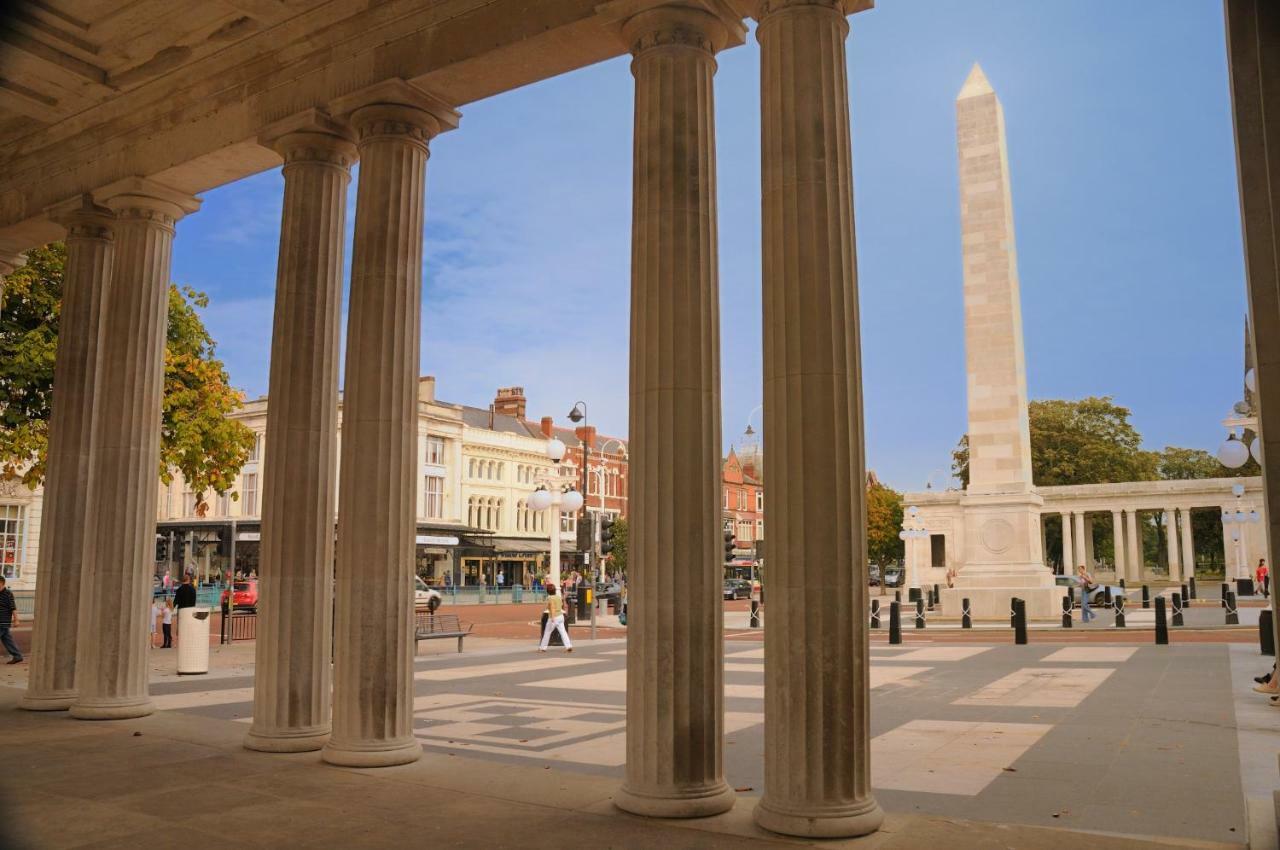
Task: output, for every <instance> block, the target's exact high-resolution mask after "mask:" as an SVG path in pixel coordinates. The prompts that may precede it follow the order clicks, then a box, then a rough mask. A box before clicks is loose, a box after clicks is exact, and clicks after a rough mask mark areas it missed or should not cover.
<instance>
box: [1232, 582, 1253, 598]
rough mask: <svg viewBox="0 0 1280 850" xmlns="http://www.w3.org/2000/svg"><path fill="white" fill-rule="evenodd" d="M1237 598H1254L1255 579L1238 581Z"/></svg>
mask: <svg viewBox="0 0 1280 850" xmlns="http://www.w3.org/2000/svg"><path fill="white" fill-rule="evenodd" d="M1236 596H1253V579H1251V578H1238V579H1236Z"/></svg>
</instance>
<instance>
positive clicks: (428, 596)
mask: <svg viewBox="0 0 1280 850" xmlns="http://www.w3.org/2000/svg"><path fill="white" fill-rule="evenodd" d="M442 600H443V597H442V596H441V595H440V591H438V590H436V589H435V588H434V587H432V586H431V585H429V584H427V583H426V582H425V581H423V580H422V579H421V578H419V577H418V576H414V577H413V607H414V608H426V609H427V610H428V611H430V612H431V613H433V614H434V613H435V610H436V609H437V608H439V607H440V602H441V601H442Z"/></svg>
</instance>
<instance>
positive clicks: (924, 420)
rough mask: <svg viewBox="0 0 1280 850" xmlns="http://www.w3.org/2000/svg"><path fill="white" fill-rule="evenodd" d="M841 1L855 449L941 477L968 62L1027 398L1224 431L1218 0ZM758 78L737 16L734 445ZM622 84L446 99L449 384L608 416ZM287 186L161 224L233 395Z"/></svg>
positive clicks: (730, 61) (728, 377)
mask: <svg viewBox="0 0 1280 850" xmlns="http://www.w3.org/2000/svg"><path fill="white" fill-rule="evenodd" d="M850 23H851V27H852V33H851V36H850V40H849V44H848V52H849V78H850V83H851V92H852V94H851V109H852V116H853V118H852V121H853V146H854V169H855V207H856V221H857V237H858V267H859V287H860V297H861V307H862V317H863V325H862V351H863V377H864V399H865V412H866V419H867V461H868V464H869V466H870V467H871V468H873V469H875V470H876V471H877V473H878V474H879V475H880V476H881V478H882V479H883V480H885V481H887V482H888V483H890V484H893V485H894V486H897V487H899V488H902V489H918V488H922V487H923V486H924V484H925V482H926V481H927V480H930V479H932V480H933V481H934V484H935V486H938V485H939V484H940V483H942V482H945V480H946V478H947V476H948V474H949V462H950V450H951V448H952V447H953V446H954V445H955V442H956V440H957V439H958V438H959V437H960V435H961V434H962V433H964V430H965V396H964V392H965V381H964V333H963V326H962V303H961V271H960V241H959V206H958V200H957V187H956V152H955V107H954V99H955V95H956V93H957V92H958V91H959V89H960V86H961V84H962V83H963V81H964V78H965V76H966V75H967V73H968V70H969V68H970V66H971V65H972V64H973V63H974V62H975V61H977V62H980V63H981V64H982V67H983V69H984V71H985V72H986V74H987V77H988V78H989V79H990V80H991V83H992V85H993V86H994V87H995V89H996V91H997V93H998V94H999V96H1000V99H1001V101H1002V102H1003V104H1004V111H1005V122H1006V128H1007V133H1008V142H1009V159H1010V168H1011V171H1012V178H1013V202H1014V215H1015V219H1016V227H1017V239H1018V258H1019V272H1020V276H1021V281H1022V308H1023V321H1024V333H1025V337H1026V340H1025V341H1026V356H1027V381H1028V391H1029V394H1030V396H1031V397H1032V398H1078V397H1081V396H1085V395H1104V394H1105V395H1113V396H1115V397H1116V399H1117V401H1118V402H1119V403H1121V404H1123V405H1125V406H1127V407H1129V408H1131V409H1132V411H1133V420H1134V422H1135V424H1136V425H1137V427H1138V428H1139V430H1140V431H1141V432H1142V433H1143V435H1144V437H1145V440H1146V444H1147V446H1148V447H1149V448H1159V447H1162V446H1164V445H1183V446H1194V447H1200V448H1206V449H1210V450H1212V449H1214V448H1215V447H1216V446H1217V444H1218V443H1219V442H1220V441H1221V439H1222V437H1223V430H1222V428H1221V427H1220V425H1219V420H1220V419H1221V418H1222V416H1223V415H1224V414H1225V413H1226V412H1227V410H1228V408H1229V407H1230V405H1231V404H1232V402H1234V401H1235V400H1236V399H1237V398H1238V397H1239V395H1240V383H1241V380H1240V370H1241V357H1242V337H1243V316H1244V313H1245V309H1246V305H1245V292H1244V277H1243V275H1244V272H1243V261H1242V254H1241V243H1240V227H1239V211H1238V199H1237V190H1236V175H1235V161H1234V149H1233V143H1232V135H1231V116H1230V102H1229V94H1228V88H1227V78H1226V58H1225V48H1224V35H1223V30H1222V4H1221V2H1219V0H1178V2H1176V3H1166V4H1161V6H1160V12H1159V13H1158V14H1155V13H1153V12H1152V7H1151V4H1150V3H1148V2H1141V0H1077V2H1073V3H1039V2H1037V3H1028V2H1025V0H965V2H958V0H945V2H944V0H931V1H930V2H926V0H917V2H904V0H882V3H881V7H880V8H877V9H875V10H873V11H870V12H867V13H863V14H859V15H856V16H854V17H853V18H851V19H850ZM758 86H759V61H758V47H757V45H756V43H755V40H754V36H752V37H751V38H749V40H748V42H747V44H746V45H744V46H742V47H739V48H736V49H732V50H729V51H726V52H725V53H723V54H721V56H720V70H719V73H718V74H717V79H716V131H717V153H718V168H719V203H720V220H719V226H720V286H721V293H720V297H721V305H722V327H721V334H722V338H723V343H722V352H723V357H722V368H721V371H722V384H723V397H724V408H723V410H724V416H723V419H724V439H725V443H726V446H727V445H728V444H729V443H738V442H740V441H741V435H742V432H743V429H744V427H745V425H746V423H747V419H748V416H749V415H750V414H751V411H752V410H753V409H754V408H755V407H756V405H758V404H759V403H760V400H761V389H760V373H761V367H760V335H761V329H760V327H761V320H760V244H759V243H760V215H759V192H760V177H759V156H760V153H759V132H760V126H759V91H758ZM631 104H632V80H631V76H630V72H629V69H628V61H627V60H626V59H625V58H624V59H618V60H614V61H611V62H607V63H604V64H601V65H596V66H593V67H590V68H586V69H583V70H581V71H578V72H576V73H574V74H570V75H567V76H564V77H560V78H557V79H553V80H548V81H545V82H543V83H539V84H537V85H534V86H529V87H526V88H524V89H520V90H517V91H514V92H508V93H506V94H504V95H501V96H498V97H494V98H491V99H489V100H486V101H482V102H479V103H473V104H469V105H467V106H464V107H463V109H462V112H463V119H462V124H461V127H460V128H459V129H458V130H455V131H453V132H452V133H449V134H446V135H444V136H441V137H439V138H437V139H436V140H435V141H434V142H433V143H432V156H431V160H430V162H429V164H428V168H427V202H426V203H427V215H426V218H427V226H426V233H425V264H424V265H425V268H424V280H423V283H424V291H423V322H422V328H423V336H422V365H421V372H422V373H423V374H434V375H436V376H437V379H438V382H439V383H438V393H439V395H440V397H441V398H444V399H447V400H449V401H456V402H462V403H467V404H475V405H480V406H483V405H486V404H488V403H489V402H490V401H491V400H492V398H493V392H494V389H495V388H497V387H499V386H506V385H512V384H515V385H521V386H524V387H525V390H526V394H527V395H528V396H529V405H530V407H529V415H530V417H531V418H535V419H536V418H537V417H539V416H542V415H553V416H555V417H557V419H559V420H563V417H564V414H565V413H566V412H567V411H568V410H569V408H570V407H571V406H572V404H573V402H574V401H576V400H578V399H582V400H584V401H586V402H587V404H588V407H589V413H590V417H591V420H592V422H593V423H594V424H596V425H598V426H599V427H600V428H601V430H602V431H604V432H607V433H611V434H624V433H625V431H626V427H627V407H626V405H627V394H626V381H627V329H628V321H627V313H628V275H629V263H630V254H629V250H630V249H629V241H630V194H631V185H630V184H631ZM282 186H283V183H282V178H281V176H280V174H279V171H278V170H273V171H270V172H266V173H264V174H259V175H257V176H255V177H252V178H249V179H245V180H241V181H239V182H237V183H234V184H232V185H229V186H225V187H222V188H220V189H217V190H215V191H211V192H208V193H207V194H206V195H205V196H204V198H205V201H204V208H203V209H202V211H201V212H200V213H198V214H196V215H193V216H191V217H189V218H188V219H186V220H184V221H183V222H182V223H181V224H180V225H179V232H178V233H179V235H178V240H177V242H176V243H175V250H174V277H175V279H176V280H178V281H179V282H182V283H187V284H192V285H194V286H197V287H199V288H201V289H204V290H206V291H207V292H208V293H209V295H210V297H211V301H212V303H211V305H210V307H209V309H208V311H207V312H206V321H207V323H208V325H209V327H210V329H211V330H212V331H213V333H214V335H215V337H216V338H217V340H218V342H219V352H220V354H221V356H222V357H223V358H224V359H225V361H226V363H227V366H228V368H229V369H230V372H231V376H232V379H233V381H234V382H235V383H236V384H237V385H238V386H240V387H242V388H244V389H245V390H246V391H247V392H248V393H249V394H250V395H251V396H252V395H258V394H260V393H265V392H266V389H267V366H268V362H267V361H268V354H269V350H270V333H271V307H272V299H273V290H274V283H275V263H276V248H277V238H278V228H279V216H280V202H281V192H282ZM350 198H351V203H352V205H354V199H355V192H354V187H353V190H352V192H351V193H350ZM351 223H352V222H351V221H348V226H349V227H350V225H351ZM346 256H347V262H348V263H349V262H350V249H349V246H348V251H347V255H346ZM752 424H753V426H754V427H755V428H757V429H759V427H760V417H759V415H758V414H757V415H755V416H754V418H753V420H752Z"/></svg>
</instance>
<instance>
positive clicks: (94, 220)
mask: <svg viewBox="0 0 1280 850" xmlns="http://www.w3.org/2000/svg"><path fill="white" fill-rule="evenodd" d="M45 214H46V215H48V216H49V220H50V221H52V222H55V223H57V224H60V225H62V226H63V227H64V228H66V230H67V237H68V238H70V239H100V240H102V241H104V242H110V241H111V239H112V238H113V234H112V230H111V224H112V222H114V221H115V213H113V212H112V211H111V210H109V209H107V208H106V207H104V206H101V205H99V204H97V203H95V202H94V200H93V196H92V195H89V194H83V195H77V196H75V197H74V198H68V199H67V200H65V201H63V202H62V203H58V204H53V205H52V206H49V207H46V208H45Z"/></svg>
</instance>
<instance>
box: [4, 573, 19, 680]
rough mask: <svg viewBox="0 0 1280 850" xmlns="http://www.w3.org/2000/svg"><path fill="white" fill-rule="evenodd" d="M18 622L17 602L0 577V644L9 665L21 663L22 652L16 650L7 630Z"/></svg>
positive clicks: (16, 646) (14, 642)
mask: <svg viewBox="0 0 1280 850" xmlns="http://www.w3.org/2000/svg"><path fill="white" fill-rule="evenodd" d="M18 621H19V617H18V601H17V600H16V599H14V598H13V591H12V590H10V589H9V588H8V586H7V584H6V582H5V580H4V576H0V643H3V644H4V648H5V651H6V652H8V653H9V663H10V664H21V663H22V650H20V649H18V644H17V642H16V641H14V639H13V635H11V634H10V633H9V629H11V628H13V627H16V626H17V625H18Z"/></svg>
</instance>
